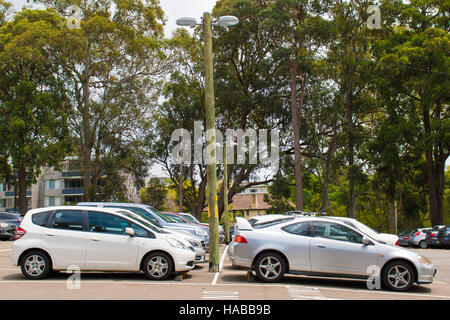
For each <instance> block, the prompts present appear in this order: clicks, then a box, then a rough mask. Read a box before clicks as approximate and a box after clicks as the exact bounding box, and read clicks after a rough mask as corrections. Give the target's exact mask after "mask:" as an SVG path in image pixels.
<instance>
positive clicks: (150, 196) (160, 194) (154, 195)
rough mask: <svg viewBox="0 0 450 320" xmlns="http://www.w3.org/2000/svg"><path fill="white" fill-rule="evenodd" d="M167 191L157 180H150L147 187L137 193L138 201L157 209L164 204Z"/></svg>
mask: <svg viewBox="0 0 450 320" xmlns="http://www.w3.org/2000/svg"><path fill="white" fill-rule="evenodd" d="M167 191H168V189H167V187H166V186H165V185H164V184H162V183H161V182H160V181H159V179H158V178H151V179H150V181H149V182H148V184H147V186H146V187H145V188H142V189H141V190H140V191H139V199H140V200H141V203H145V204H149V205H151V206H153V207H155V208H157V209H159V208H161V207H162V206H163V204H164V201H165V199H166V195H167Z"/></svg>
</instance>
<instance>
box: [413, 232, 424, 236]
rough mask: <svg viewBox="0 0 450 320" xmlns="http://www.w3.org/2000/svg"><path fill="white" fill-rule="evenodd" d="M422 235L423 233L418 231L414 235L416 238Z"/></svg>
mask: <svg viewBox="0 0 450 320" xmlns="http://www.w3.org/2000/svg"><path fill="white" fill-rule="evenodd" d="M421 233H422V231H417V232H416V233H415V234H414V235H415V236H420V234H421Z"/></svg>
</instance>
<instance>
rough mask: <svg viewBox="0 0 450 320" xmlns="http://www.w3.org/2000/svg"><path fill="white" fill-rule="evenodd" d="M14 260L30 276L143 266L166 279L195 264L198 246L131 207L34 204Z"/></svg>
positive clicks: (148, 272) (17, 241)
mask: <svg viewBox="0 0 450 320" xmlns="http://www.w3.org/2000/svg"><path fill="white" fill-rule="evenodd" d="M14 240H15V241H14V244H13V249H12V255H11V259H12V261H13V263H14V264H15V265H18V266H20V267H21V270H22V273H23V274H24V275H25V277H27V278H29V279H42V278H44V277H45V276H47V275H48V273H49V272H50V271H52V270H53V271H63V270H67V269H69V268H71V269H73V268H74V267H78V268H79V269H80V270H92V271H97V270H98V271H131V272H140V271H143V272H144V273H145V274H146V276H147V277H148V278H150V279H152V280H164V279H167V278H168V277H170V275H171V274H174V273H183V272H186V271H189V270H191V269H192V268H193V267H194V260H195V250H194V248H193V247H192V246H190V245H189V243H187V242H186V241H185V240H184V239H182V238H180V237H177V236H176V235H173V234H168V233H165V232H164V231H161V230H159V229H157V228H154V227H153V226H151V225H150V224H147V223H145V222H144V221H142V220H136V219H133V215H132V214H131V213H128V212H127V211H126V210H122V211H121V212H117V211H116V210H112V209H105V208H93V207H79V206H76V207H74V206H73V207H70V206H64V207H48V208H41V209H33V210H30V211H28V213H27V214H26V215H25V217H24V218H23V220H22V222H21V224H20V226H19V228H18V229H17V231H16V234H15V236H14Z"/></svg>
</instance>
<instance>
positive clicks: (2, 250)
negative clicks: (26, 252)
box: [0, 249, 12, 252]
mask: <svg viewBox="0 0 450 320" xmlns="http://www.w3.org/2000/svg"><path fill="white" fill-rule="evenodd" d="M5 251H12V249H1V250H0V252H5Z"/></svg>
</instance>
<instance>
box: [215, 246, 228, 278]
mask: <svg viewBox="0 0 450 320" xmlns="http://www.w3.org/2000/svg"><path fill="white" fill-rule="evenodd" d="M227 250H228V245H227V246H226V247H225V250H223V253H222V256H221V257H220V262H219V272H216V274H215V275H214V279H213V281H212V282H211V285H212V286H214V285H216V282H217V279H218V278H219V273H220V271H221V270H222V268H223V263H224V261H225V256H226V254H227Z"/></svg>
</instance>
